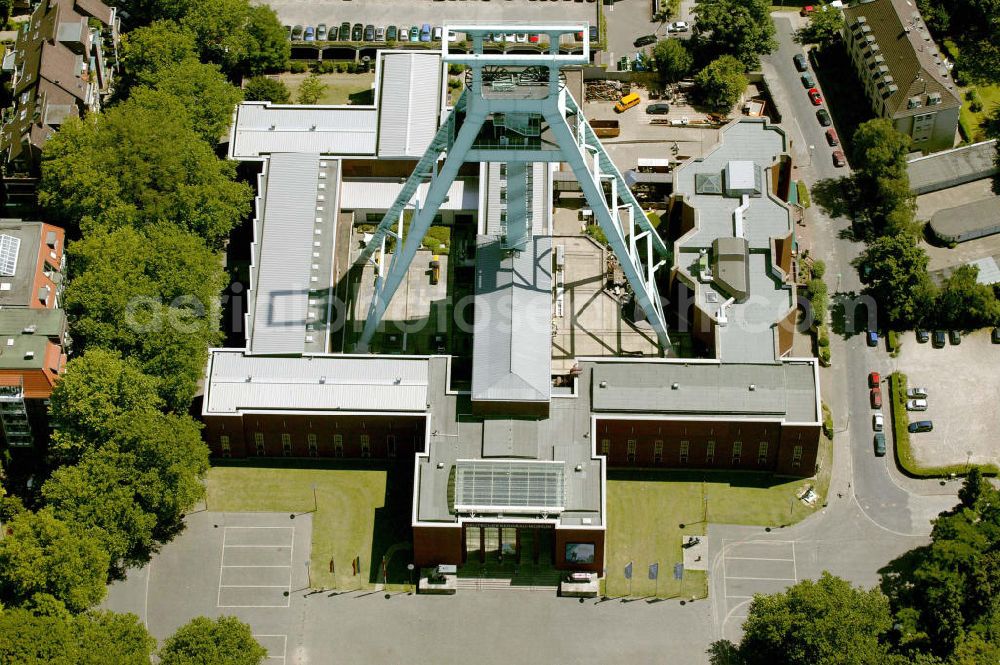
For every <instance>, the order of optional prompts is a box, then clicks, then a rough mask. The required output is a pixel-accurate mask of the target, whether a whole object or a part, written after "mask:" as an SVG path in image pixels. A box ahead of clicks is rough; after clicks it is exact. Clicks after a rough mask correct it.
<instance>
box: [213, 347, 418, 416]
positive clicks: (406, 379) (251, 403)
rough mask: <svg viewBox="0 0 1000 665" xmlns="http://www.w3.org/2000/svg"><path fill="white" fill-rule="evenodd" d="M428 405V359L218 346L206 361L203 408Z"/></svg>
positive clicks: (234, 410) (392, 407)
mask: <svg viewBox="0 0 1000 665" xmlns="http://www.w3.org/2000/svg"><path fill="white" fill-rule="evenodd" d="M426 409H427V359H426V358H393V357H387V356H355V355H350V356H348V355H317V356H300V357H297V358H288V357H274V356H253V355H249V354H246V353H244V352H243V351H238V350H230V349H220V350H216V351H213V352H212V356H211V358H210V360H209V364H208V378H207V381H206V390H205V401H204V413H206V414H235V413H239V412H240V411H247V410H269V411H270V410H290V411H414V412H423V411H426Z"/></svg>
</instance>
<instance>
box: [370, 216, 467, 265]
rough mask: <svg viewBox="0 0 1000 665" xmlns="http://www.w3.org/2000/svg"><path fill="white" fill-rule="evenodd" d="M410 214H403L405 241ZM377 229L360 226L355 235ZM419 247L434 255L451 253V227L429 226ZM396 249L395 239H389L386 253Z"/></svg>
mask: <svg viewBox="0 0 1000 665" xmlns="http://www.w3.org/2000/svg"><path fill="white" fill-rule="evenodd" d="M411 215H412V213H411V211H409V210H407V211H405V212H403V223H404V225H405V230H404V231H403V238H404V240H405V238H406V234H407V233H409V231H410V217H411ZM377 227H378V225H377V224H360V225H358V227H357V233H359V234H361V233H374V232H375V229H376V228H377ZM420 245H421V246H422V247H424V248H425V249H429V250H431V251H432V252H434V253H435V254H448V253H449V252H451V227H450V226H431V227H430V228H429V229H427V233H426V234H425V235H424V237H423V238H422V239H421V240H420ZM395 249H396V239H395V238H393V237H389V238H388V240H387V242H386V245H385V251H386V252H390V253H391V252H393V251H395Z"/></svg>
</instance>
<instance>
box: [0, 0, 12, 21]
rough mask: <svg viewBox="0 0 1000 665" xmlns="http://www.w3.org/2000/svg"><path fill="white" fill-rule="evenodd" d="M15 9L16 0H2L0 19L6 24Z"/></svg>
mask: <svg viewBox="0 0 1000 665" xmlns="http://www.w3.org/2000/svg"><path fill="white" fill-rule="evenodd" d="M13 9H14V0H0V19H3V22H4V23H5V24H6V23H7V21H8V20H9V19H10V13H11V11H12V10H13Z"/></svg>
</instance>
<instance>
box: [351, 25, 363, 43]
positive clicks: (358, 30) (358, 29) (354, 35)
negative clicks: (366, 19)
mask: <svg viewBox="0 0 1000 665" xmlns="http://www.w3.org/2000/svg"><path fill="white" fill-rule="evenodd" d="M364 36H365V26H363V25H361V24H360V23H355V24H354V27H353V28H351V41H352V42H360V41H361V39H362V37H364Z"/></svg>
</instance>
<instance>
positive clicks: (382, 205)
mask: <svg viewBox="0 0 1000 665" xmlns="http://www.w3.org/2000/svg"><path fill="white" fill-rule="evenodd" d="M429 187H430V183H426V182H425V183H422V184H421V185H420V187H419V188H418V189H417V193H416V194H414V197H415V198H418V199H420V200H421V201H423V200H424V199H426V198H427V189H428V188H429ZM401 189H403V184H402V183H401V182H399V180H345V181H344V182H343V184H342V185H341V188H340V209H341V210H388V209H389V208H390V207H392V204H393V202H394V201H395V200H396V197H397V196H398V195H399V192H400V190H401ZM478 207H479V184H478V182H477V180H476V179H475V178H472V179H469V180H456V181H454V182H453V183H451V187H450V188H448V200H447V201H445V202H444V203H442V204H441V208H440V209H441V210H476V209H477V208H478Z"/></svg>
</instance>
